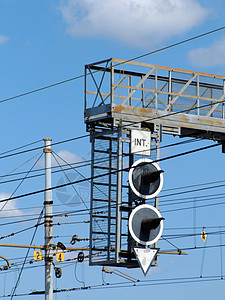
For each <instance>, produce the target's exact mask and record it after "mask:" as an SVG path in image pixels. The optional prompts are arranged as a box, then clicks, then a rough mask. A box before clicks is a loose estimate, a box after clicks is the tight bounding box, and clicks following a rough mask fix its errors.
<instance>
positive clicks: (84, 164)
mask: <svg viewBox="0 0 225 300" xmlns="http://www.w3.org/2000/svg"><path fill="white" fill-rule="evenodd" d="M196 141H199V140H198V139H194V138H193V139H190V140H188V141H182V142H178V143H174V144H169V145H165V146H161V147H159V149H164V148H168V147H173V146H178V145H183V144H187V143H191V142H196ZM35 150H36V149H35ZM154 150H156V148H155V149H152V151H154ZM54 153H55V152H54ZM55 154H56V153H55ZM122 156H124V154H122ZM61 159H62V158H61ZM115 159H116V158H115ZM62 160H63V159H62ZM108 161H109V160H108V159H102V158H100V159H95V163H97V162H108ZM91 163H92V160H82V161H78V162H75V163H67V164H65V165H60V166H53V167H52V169H54V168H59V167H60V168H61V167H65V166H69V167H68V168H67V169H64V171H68V170H74V169H75V168H74V167H73V165H78V166H76V169H77V168H82V167H87V166H90V164H91ZM44 170H45V169H44V168H41V169H37V170H32V171H31V172H40V171H44ZM26 172H27V171H24V172H17V173H13V174H9V173H8V174H5V175H2V178H3V177H8V176H16V175H22V174H24V173H26ZM59 172H62V169H60V170H56V171H52V174H55V173H59ZM10 173H11V172H10ZM44 175H45V173H42V174H36V175H32V176H28V177H27V179H30V178H36V177H39V176H44ZM20 179H21V178H16V179H10V180H7V181H3V182H0V184H5V183H9V182H14V181H18V180H20ZM0 180H1V178H0Z"/></svg>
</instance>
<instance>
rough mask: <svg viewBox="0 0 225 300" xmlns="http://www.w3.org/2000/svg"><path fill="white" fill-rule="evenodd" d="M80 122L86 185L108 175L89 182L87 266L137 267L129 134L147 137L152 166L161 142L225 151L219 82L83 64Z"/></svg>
mask: <svg viewBox="0 0 225 300" xmlns="http://www.w3.org/2000/svg"><path fill="white" fill-rule="evenodd" d="M84 119H85V123H86V126H87V131H89V132H90V133H91V142H92V177H93V178H94V177H96V176H97V175H98V174H99V172H100V173H101V174H102V172H105V174H106V175H105V176H104V177H103V178H102V177H101V179H99V180H95V179H93V180H92V188H91V189H92V191H91V230H90V241H91V242H90V243H91V244H90V263H91V264H100V265H119V266H121V265H124V266H126V267H132V266H137V262H136V260H135V259H134V256H133V255H132V253H131V247H132V243H133V241H132V239H131V237H130V235H129V232H128V228H127V221H128V217H129V214H130V212H131V208H132V202H133V199H132V197H133V195H132V193H131V191H130V188H129V186H128V184H127V172H125V171H123V168H124V166H131V165H132V163H133V161H134V160H135V157H136V154H132V153H131V151H130V146H129V145H130V133H131V130H132V129H135V128H136V129H141V130H146V131H151V134H152V135H151V138H152V145H151V147H153V148H155V147H156V149H157V150H156V151H155V152H154V151H153V152H151V158H153V159H154V157H155V158H159V143H160V139H161V136H162V134H172V135H178V136H180V137H196V138H203V139H212V140H214V141H218V142H221V143H222V145H223V150H224V148H225V147H224V136H225V76H220V75H213V74H207V73H201V72H194V71H187V70H181V69H175V68H170V67H162V66H157V65H152V64H147V63H140V62H134V61H125V60H121V59H114V58H112V59H108V60H105V61H101V62H97V63H93V64H89V65H86V66H85V107H84ZM223 152H224V151H223ZM152 156H153V157H152ZM120 170H121V171H120ZM115 171H116V172H115ZM154 205H155V206H156V207H157V206H158V199H156V200H155V203H154ZM103 224H104V225H103ZM99 252H100V253H101V255H100V256H99V257H98V256H93V254H96V253H99ZM96 257H97V258H96Z"/></svg>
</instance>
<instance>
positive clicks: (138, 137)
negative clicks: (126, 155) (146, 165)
mask: <svg viewBox="0 0 225 300" xmlns="http://www.w3.org/2000/svg"><path fill="white" fill-rule="evenodd" d="M131 153H135V154H139V155H147V156H150V154H151V132H150V131H143V130H137V129H132V130H131Z"/></svg>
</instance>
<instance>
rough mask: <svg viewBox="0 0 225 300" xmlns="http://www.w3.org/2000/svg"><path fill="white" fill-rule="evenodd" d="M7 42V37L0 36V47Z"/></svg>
mask: <svg viewBox="0 0 225 300" xmlns="http://www.w3.org/2000/svg"><path fill="white" fill-rule="evenodd" d="M8 40H9V37H8V36H4V35H0V45H2V44H4V43H5V42H7V41H8Z"/></svg>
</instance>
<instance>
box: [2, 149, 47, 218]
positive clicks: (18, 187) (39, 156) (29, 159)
mask: <svg viewBox="0 0 225 300" xmlns="http://www.w3.org/2000/svg"><path fill="white" fill-rule="evenodd" d="M39 154H40V153H38V154H36V155H35V156H33V157H32V158H31V159H33V158H34V157H36V156H37V155H39ZM42 154H43V153H42ZM42 154H41V155H40V156H39V158H38V159H37V161H36V162H35V163H34V164H33V166H32V167H31V170H32V169H33V168H34V167H35V166H36V164H37V163H38V161H39V160H40V158H41V156H42ZM31 159H29V160H28V161H30V160H31ZM25 163H27V161H26V162H25ZM22 165H24V164H22ZM29 172H30V171H28V172H27V174H26V176H25V177H24V178H22V180H21V182H20V183H19V185H18V186H17V187H16V189H15V190H14V191H13V193H12V194H11V196H10V199H11V198H12V197H13V195H14V194H15V193H16V192H17V191H18V189H19V188H20V186H21V185H22V184H23V182H24V180H25V179H26V177H27V176H28V175H29ZM7 203H8V201H6V202H5V203H4V204H3V205H2V207H1V208H0V212H1V211H2V210H3V209H4V207H5V206H6V205H7Z"/></svg>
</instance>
